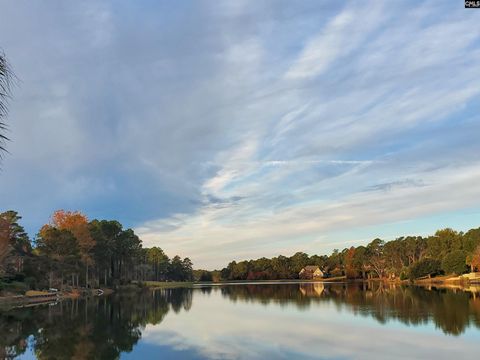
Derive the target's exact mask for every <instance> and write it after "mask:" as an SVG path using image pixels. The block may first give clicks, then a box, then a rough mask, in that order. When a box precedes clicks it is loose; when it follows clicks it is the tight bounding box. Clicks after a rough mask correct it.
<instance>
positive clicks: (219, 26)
mask: <svg viewBox="0 0 480 360" xmlns="http://www.w3.org/2000/svg"><path fill="white" fill-rule="evenodd" d="M457 5H458V4H453V3H450V2H434V3H433V2H432V3H430V2H422V3H415V4H407V3H395V4H389V6H385V4H384V3H383V2H375V1H370V2H365V3H361V4H360V3H356V2H346V3H319V2H317V1H312V2H310V1H304V2H301V3H293V2H288V1H285V2H278V1H275V2H270V1H265V2H251V1H246V2H241V3H239V2H237V3H236V4H235V5H232V4H226V3H225V4H223V3H222V4H215V5H214V4H212V3H211V2H208V1H207V2H194V3H181V4H180V3H179V4H174V5H172V4H168V5H167V4H160V3H158V4H153V3H151V4H142V5H140V4H128V3H118V2H113V1H102V2H96V1H95V2H93V1H92V2H90V1H86V2H82V3H81V4H64V5H63V6H61V7H59V8H58V7H55V8H53V5H51V4H48V3H44V2H37V1H33V2H31V3H29V4H28V6H27V5H26V4H23V3H19V4H18V5H17V4H16V5H15V6H13V5H6V6H5V7H4V9H2V14H0V31H1V32H2V34H5V36H4V38H3V39H2V44H0V45H1V46H2V47H3V48H4V50H5V52H6V53H7V54H8V55H9V58H10V60H11V62H12V64H13V65H14V68H15V71H16V73H17V75H18V76H19V77H20V78H21V80H22V83H21V86H20V87H19V88H18V89H17V90H16V91H15V101H14V102H13V103H12V106H11V113H10V118H9V120H10V122H11V137H12V138H13V139H14V141H13V142H12V143H11V144H9V150H10V153H11V156H8V157H7V158H6V159H5V161H4V164H3V168H4V171H3V173H2V174H1V178H0V181H1V183H2V186H1V187H0V197H1V199H2V204H3V206H4V207H8V208H15V209H18V210H19V211H20V212H21V213H22V214H23V215H24V218H25V221H26V224H27V226H28V228H29V230H30V232H31V233H34V232H35V231H36V230H37V229H38V228H39V226H40V225H41V224H42V223H43V222H45V221H47V219H48V214H49V213H50V212H51V211H53V210H54V209H56V208H71V209H82V210H84V211H86V212H87V214H88V215H89V216H90V217H92V218H93V217H101V218H117V219H118V220H120V221H121V222H123V223H125V224H126V225H127V226H134V227H135V228H136V230H137V231H138V232H139V233H140V235H141V236H142V238H143V239H144V242H145V244H146V245H147V246H152V245H157V246H161V247H163V248H164V249H165V250H166V251H167V253H169V254H175V253H180V254H181V255H182V256H190V257H191V258H192V259H193V261H194V263H195V265H196V266H198V267H209V268H213V267H220V266H222V265H224V264H226V263H227V262H228V261H229V260H231V259H233V258H235V259H238V258H252V257H258V256H273V255H277V254H279V253H293V252H295V251H298V250H303V251H309V252H315V253H321V252H327V251H330V250H331V249H332V248H333V247H341V246H343V244H352V243H360V242H362V241H365V238H364V236H365V235H362V236H360V235H357V234H358V233H359V232H360V230H361V229H363V228H365V227H366V226H369V227H370V228H371V229H372V236H383V234H384V233H383V231H384V228H385V226H388V225H389V224H399V223H400V222H404V221H407V220H408V221H414V222H415V229H419V228H421V229H424V231H426V230H427V224H426V222H424V220H422V219H424V217H428V216H432V215H434V214H455V213H458V212H459V211H464V210H465V209H471V208H475V207H476V206H478V205H476V204H478V198H479V195H480V194H479V193H478V191H479V190H478V186H477V185H476V182H478V176H479V173H478V170H479V168H480V166H479V163H478V158H477V156H476V154H478V152H479V150H480V148H479V144H478V140H477V139H476V134H478V133H479V132H480V119H479V117H478V115H477V114H478V102H477V101H476V100H477V99H478V96H479V94H480V85H479V83H478V79H479V78H480V65H478V64H480V61H479V60H480V43H479V41H480V29H479V28H478V26H477V24H478V21H479V14H477V13H476V12H474V11H465V9H464V8H462V7H461V6H457ZM447 15H448V16H447ZM138 19H141V20H142V21H138ZM44 39H49V41H48V42H46V41H44ZM452 219H453V217H452ZM469 219H470V223H472V225H473V224H475V220H476V219H475V217H474V216H473V215H472V216H470V218H469ZM444 225H449V226H455V225H456V223H455V222H453V223H448V224H444V223H439V224H438V226H439V227H441V226H444ZM477 225H478V224H477ZM392 226H393V225H392ZM429 226H430V225H428V229H430V227H429ZM375 229H378V232H375ZM399 231H402V232H403V231H405V232H408V229H403V228H399ZM339 232H341V233H342V236H344V238H342V239H340V238H339V235H338V234H339ZM398 235H401V233H400V234H398ZM342 241H343V243H342ZM335 244H336V245H335Z"/></svg>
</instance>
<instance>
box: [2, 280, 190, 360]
mask: <svg viewBox="0 0 480 360" xmlns="http://www.w3.org/2000/svg"><path fill="white" fill-rule="evenodd" d="M191 306H192V291H191V289H181V288H180V289H171V290H158V291H155V292H142V293H132V294H130V295H121V296H109V297H103V298H90V299H72V300H64V301H62V302H59V303H58V304H56V305H53V306H52V305H44V306H36V307H35V308H22V309H14V310H10V311H8V312H6V313H1V315H0V359H3V358H7V359H8V358H13V357H15V356H18V355H20V354H22V353H24V352H25V350H26V349H27V346H28V345H31V346H32V347H33V349H34V352H35V355H36V357H37V358H38V359H74V358H75V359H91V358H92V359H93V358H95V359H118V358H119V355H120V353H121V352H129V351H131V350H132V349H133V346H134V345H135V344H136V343H137V342H138V340H139V339H140V338H141V336H142V330H143V328H144V327H145V325H147V324H154V325H155V324H159V323H161V322H162V320H163V319H164V318H165V315H166V314H167V313H168V312H169V311H170V310H173V311H174V312H175V313H178V312H180V311H181V310H182V309H184V310H186V311H188V310H189V309H190V307H191Z"/></svg>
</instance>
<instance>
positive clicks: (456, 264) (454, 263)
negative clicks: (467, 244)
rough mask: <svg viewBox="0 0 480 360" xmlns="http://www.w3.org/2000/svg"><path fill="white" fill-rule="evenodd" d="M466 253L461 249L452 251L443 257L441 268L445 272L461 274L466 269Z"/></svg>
mask: <svg viewBox="0 0 480 360" xmlns="http://www.w3.org/2000/svg"><path fill="white" fill-rule="evenodd" d="M466 258H467V256H466V254H465V253H464V252H463V251H461V250H456V251H452V252H451V253H449V254H448V255H446V256H445V257H444V258H443V262H442V269H443V271H445V273H446V274H456V275H461V274H463V273H464V272H466V271H467V270H468V267H467V264H466Z"/></svg>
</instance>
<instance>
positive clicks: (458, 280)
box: [0, 276, 480, 310]
mask: <svg viewBox="0 0 480 360" xmlns="http://www.w3.org/2000/svg"><path fill="white" fill-rule="evenodd" d="M367 282H383V283H385V284H391V285H407V286H412V285H413V286H420V287H427V288H441V289H452V290H462V291H467V292H473V293H479V292H480V282H479V281H478V280H477V279H476V278H475V279H474V280H473V281H471V280H469V279H468V278H466V277H462V276H437V277H432V278H425V279H417V280H414V281H410V280H399V279H396V280H389V279H379V278H375V279H346V277H345V276H340V277H335V278H326V279H314V280H308V279H278V280H230V281H218V282H213V281H212V282H201V281H198V282H180V281H178V282H164V281H146V282H141V283H138V282H133V283H131V284H128V285H123V286H120V287H118V288H116V289H114V288H98V289H92V290H89V291H86V290H85V289H78V290H76V291H71V292H59V293H58V294H57V296H56V297H54V296H53V294H52V298H49V297H48V295H47V293H44V294H41V295H40V296H43V295H45V299H43V298H35V297H29V296H27V295H25V294H24V295H18V294H11V295H7V296H0V309H1V310H3V309H4V308H17V307H30V306H37V305H43V304H49V303H53V302H57V301H62V300H65V299H79V298H82V299H83V298H87V297H97V296H109V295H112V294H119V293H125V292H131V291H141V290H142V289H143V290H145V289H149V290H158V289H176V288H194V287H196V286H222V285H255V284H259V285H261V284H265V285H268V284H300V283H311V284H315V283H320V284H322V283H331V284H347V283H367ZM98 290H101V291H102V294H100V295H98V294H95V293H94V292H95V291H97V292H98Z"/></svg>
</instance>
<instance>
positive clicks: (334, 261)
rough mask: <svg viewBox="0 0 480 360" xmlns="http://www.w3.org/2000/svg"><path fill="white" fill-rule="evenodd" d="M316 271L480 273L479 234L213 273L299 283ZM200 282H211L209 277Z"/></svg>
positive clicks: (450, 233)
mask: <svg viewBox="0 0 480 360" xmlns="http://www.w3.org/2000/svg"><path fill="white" fill-rule="evenodd" d="M307 265H316V266H319V267H320V269H322V271H323V272H324V273H325V274H326V276H329V277H337V276H345V277H346V278H349V279H371V278H380V279H387V278H389V279H402V280H405V279H418V278H422V277H430V276H435V275H441V274H446V275H449V274H457V275H460V274H463V273H466V272H469V271H472V272H474V271H479V270H480V228H476V229H471V230H469V231H467V232H465V233H464V232H458V231H455V230H452V229H450V228H447V229H442V230H438V231H437V232H436V233H435V234H434V235H432V236H428V237H422V236H406V237H399V238H397V239H395V240H392V241H384V240H381V239H378V238H377V239H374V240H372V241H371V242H370V243H369V244H368V245H366V246H357V247H354V246H352V247H350V248H345V249H343V250H342V251H340V250H338V249H335V250H334V251H333V252H332V253H331V254H330V255H329V256H328V255H313V256H309V255H308V254H306V253H303V252H297V253H296V254H294V255H293V256H290V257H286V256H282V255H280V256H277V257H273V258H271V259H268V258H265V257H263V258H260V259H256V260H244V261H240V262H236V261H232V262H230V263H229V264H228V266H227V267H225V268H223V269H222V270H220V271H213V272H211V273H210V278H213V279H214V280H216V279H219V280H277V279H298V277H299V274H298V273H299V272H300V270H301V269H302V268H303V267H305V266H307ZM201 276H202V277H204V278H207V275H206V272H205V271H203V272H201Z"/></svg>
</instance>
